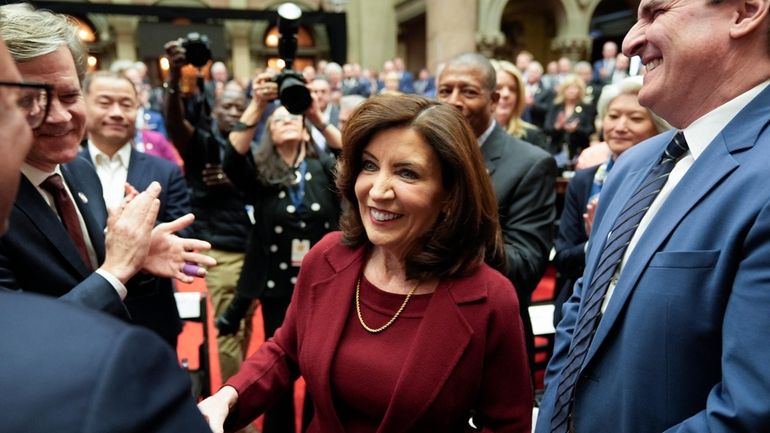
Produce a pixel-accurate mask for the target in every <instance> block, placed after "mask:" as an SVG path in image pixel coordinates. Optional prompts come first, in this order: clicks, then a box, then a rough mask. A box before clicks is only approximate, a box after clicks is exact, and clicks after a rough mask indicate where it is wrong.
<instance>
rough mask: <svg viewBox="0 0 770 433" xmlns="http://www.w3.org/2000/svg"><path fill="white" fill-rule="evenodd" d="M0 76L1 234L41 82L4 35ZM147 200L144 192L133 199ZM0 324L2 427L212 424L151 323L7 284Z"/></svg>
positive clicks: (0, 297) (173, 428)
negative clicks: (130, 321) (24, 73)
mask: <svg viewBox="0 0 770 433" xmlns="http://www.w3.org/2000/svg"><path fill="white" fill-rule="evenodd" d="M0 14H2V12H0ZM0 82H2V83H3V84H2V85H0V154H2V155H3V157H2V158H0V235H2V234H3V233H5V231H6V230H7V228H8V224H7V223H8V219H9V215H10V213H11V211H12V208H13V198H14V196H15V195H16V191H17V187H18V185H19V179H20V176H19V167H20V165H21V164H22V161H23V160H24V158H25V156H26V154H27V151H28V150H29V149H30V144H31V143H32V132H31V128H30V126H34V125H36V124H37V123H38V122H42V121H43V120H44V119H43V116H44V115H45V114H44V113H40V114H35V109H34V106H30V105H28V104H26V103H25V98H26V97H32V98H34V97H35V96H34V92H40V90H41V89H40V88H36V89H35V88H25V87H22V85H21V75H20V74H19V73H18V71H17V70H16V68H15V66H14V64H13V62H12V61H11V57H10V56H9V55H8V51H7V49H6V47H5V44H4V43H3V41H2V39H0ZM38 94H39V93H38ZM38 112H39V110H38ZM153 201H154V197H153V195H152V194H151V193H149V192H146V193H142V194H140V195H139V196H137V197H136V198H135V199H134V201H133V202H132V205H133V206H135V207H136V206H139V205H141V206H142V207H151V204H152V202H153ZM130 211H131V210H130V209H128V208H127V209H126V212H130ZM148 232H149V230H146V231H145V232H143V233H145V234H148ZM0 328H1V329H3V333H2V335H1V336H0V359H2V368H0V389H2V390H4V392H2V393H0V407H2V414H3V415H2V423H0V432H2V433H6V432H7V433H11V432H14V433H15V432H26V433H43V432H51V431H64V432H83V433H86V432H88V433H93V432H115V431H121V432H132V433H140V432H141V433H145V432H156V433H176V432H195V433H203V432H209V431H210V430H209V429H208V427H207V425H206V423H205V422H204V421H203V418H202V417H201V415H200V413H199V412H198V410H197V409H196V407H195V404H194V402H193V400H192V398H191V397H190V385H191V384H190V379H189V378H188V377H187V375H185V373H184V372H183V371H182V370H181V369H180V368H179V367H178V365H177V361H176V356H175V354H174V353H173V352H172V351H171V350H170V349H169V348H168V347H167V346H166V345H164V344H163V343H162V342H161V341H160V339H158V338H157V337H156V336H154V335H152V334H151V333H150V332H147V331H145V330H143V329H141V328H138V327H133V326H129V325H126V324H124V323H121V322H120V321H117V320H114V319H112V318H110V317H108V316H106V315H103V314H101V313H98V312H96V311H93V310H88V309H85V308H81V307H79V306H72V305H67V304H65V303H63V302H60V301H57V300H52V299H45V298H44V297H41V296H36V295H30V294H24V293H16V292H5V291H0Z"/></svg>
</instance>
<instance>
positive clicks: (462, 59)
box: [439, 53, 497, 92]
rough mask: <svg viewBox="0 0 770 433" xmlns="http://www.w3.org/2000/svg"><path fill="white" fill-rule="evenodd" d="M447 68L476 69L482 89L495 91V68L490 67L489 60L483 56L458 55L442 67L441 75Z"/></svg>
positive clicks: (473, 54)
mask: <svg viewBox="0 0 770 433" xmlns="http://www.w3.org/2000/svg"><path fill="white" fill-rule="evenodd" d="M449 67H458V68H468V67H470V68H474V69H478V70H479V71H481V75H482V84H483V85H484V88H485V89H486V90H488V91H489V92H495V91H497V72H495V68H494V67H493V66H492V63H491V62H490V61H489V59H488V58H486V57H484V56H483V55H481V54H479V53H464V54H458V55H457V56H455V57H453V58H452V59H451V60H449V61H448V62H446V65H444V68H443V69H442V70H441V73H444V71H446V68H449ZM439 77H440V75H439Z"/></svg>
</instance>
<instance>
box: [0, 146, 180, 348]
mask: <svg viewBox="0 0 770 433" xmlns="http://www.w3.org/2000/svg"><path fill="white" fill-rule="evenodd" d="M61 171H62V175H63V177H64V180H65V182H67V186H68V187H69V189H70V191H71V192H72V196H73V198H74V201H75V203H76V205H77V206H78V209H79V210H80V213H81V215H82V216H83V219H84V220H85V224H86V228H87V229H88V235H89V237H90V238H91V242H92V244H93V246H94V250H95V252H96V256H97V260H98V262H99V263H102V262H103V261H104V253H105V250H104V227H105V225H106V222H107V210H106V208H105V206H104V199H103V197H102V187H101V183H100V181H99V177H98V176H97V175H96V172H95V171H94V169H93V167H92V166H91V163H90V162H89V161H88V160H86V159H85V158H83V157H82V156H78V157H77V158H75V159H74V160H73V161H71V162H69V163H67V164H63V165H61ZM127 288H128V296H127V297H126V299H125V304H124V302H122V301H121V300H120V297H119V296H118V294H117V292H116V291H115V289H114V288H113V287H112V285H111V284H110V283H109V282H108V281H107V280H106V279H104V278H103V277H102V276H101V275H99V274H97V273H95V272H91V271H90V270H89V269H88V267H87V265H86V264H85V263H84V262H83V260H82V259H81V257H80V255H79V254H78V252H77V249H76V248H75V244H74V242H73V241H72V240H71V238H70V237H69V235H68V234H67V231H66V230H65V228H64V225H62V223H61V221H59V218H58V217H57V215H56V213H55V211H54V210H53V209H51V207H50V206H48V203H46V201H45V200H44V199H43V197H42V196H41V195H40V193H39V192H38V190H37V189H36V188H35V186H34V185H32V183H31V182H30V181H29V180H27V178H26V177H24V175H21V182H20V184H19V192H18V195H17V196H16V201H15V202H14V206H13V209H12V211H11V216H10V229H9V230H8V232H7V233H6V234H5V236H4V237H3V238H2V239H0V289H6V290H22V291H27V292H36V293H41V294H44V295H48V296H54V297H60V298H62V299H63V300H67V301H70V302H74V303H77V304H81V305H84V306H87V307H89V308H93V309H96V310H101V311H105V312H107V313H110V314H113V315H115V316H117V317H121V318H123V319H126V320H128V319H129V318H131V317H133V321H134V322H136V323H137V324H140V325H143V326H147V327H149V328H151V329H153V330H156V331H157V332H158V333H159V334H161V335H164V336H165V335H170V333H174V334H173V335H174V339H176V335H177V334H178V332H179V329H180V321H179V317H178V313H177V311H176V304H175V302H174V298H173V293H168V292H166V291H159V290H158V287H157V282H156V281H155V279H154V278H152V277H148V276H142V275H138V276H136V277H134V278H133V279H132V280H131V281H129V283H128V285H127ZM126 307H128V308H126ZM172 308H173V310H172ZM172 313H173V314H172ZM156 314H157V315H160V316H161V317H163V318H164V320H163V322H160V323H159V322H157V321H154V320H152V316H154V315H156ZM134 316H135V317H134Z"/></svg>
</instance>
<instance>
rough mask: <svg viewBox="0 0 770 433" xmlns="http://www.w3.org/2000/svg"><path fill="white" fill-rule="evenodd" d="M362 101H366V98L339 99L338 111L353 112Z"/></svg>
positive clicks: (346, 97) (357, 96)
mask: <svg viewBox="0 0 770 433" xmlns="http://www.w3.org/2000/svg"><path fill="white" fill-rule="evenodd" d="M364 101H366V98H364V97H363V96H361V95H345V96H343V97H341V98H340V110H342V109H345V110H351V111H352V110H355V109H356V108H357V107H358V106H359V105H361V104H363V103H364Z"/></svg>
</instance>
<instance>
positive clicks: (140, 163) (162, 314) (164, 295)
mask: <svg viewBox="0 0 770 433" xmlns="http://www.w3.org/2000/svg"><path fill="white" fill-rule="evenodd" d="M82 156H83V157H84V158H85V159H86V160H87V161H88V162H89V163H90V162H92V160H91V156H90V153H89V152H88V148H85V149H84V150H83V151H82ZM126 181H127V182H128V183H129V184H131V185H132V186H133V187H134V188H136V189H137V190H139V191H144V190H145V189H146V188H147V187H148V186H150V183H152V182H153V181H156V182H158V183H160V186H161V192H160V195H159V196H158V199H159V200H160V209H159V210H158V219H157V222H158V223H163V222H169V221H173V220H175V219H177V218H179V217H181V216H183V215H185V214H187V213H190V195H189V193H188V192H187V184H186V183H185V181H184V177H183V176H182V171H181V170H180V169H179V167H178V166H177V165H175V164H173V163H171V162H169V161H166V160H164V159H162V158H158V157H156V156H152V155H147V154H145V153H141V152H137V151H136V150H134V149H132V150H131V158H130V160H129V163H128V176H127V178H126ZM180 235H182V236H188V235H189V232H188V231H187V230H185V231H183V232H182V233H180ZM154 284H155V286H156V293H157V299H156V301H157V303H156V304H148V303H146V302H143V301H137V300H136V299H135V298H133V297H127V298H126V300H125V303H126V305H127V306H128V309H129V311H130V312H131V316H132V318H133V319H134V320H135V321H136V322H137V323H142V324H145V325H147V326H149V327H151V328H152V329H153V330H155V331H156V332H157V333H158V334H160V335H161V336H162V337H163V339H165V340H167V341H169V343H171V344H172V345H173V346H176V338H177V335H179V333H180V332H181V331H182V322H181V320H180V319H179V314H178V312H177V309H176V302H175V300H174V286H173V281H172V280H170V279H168V278H156V279H155V282H154Z"/></svg>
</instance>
